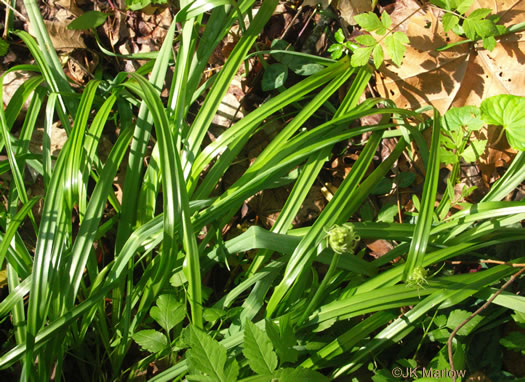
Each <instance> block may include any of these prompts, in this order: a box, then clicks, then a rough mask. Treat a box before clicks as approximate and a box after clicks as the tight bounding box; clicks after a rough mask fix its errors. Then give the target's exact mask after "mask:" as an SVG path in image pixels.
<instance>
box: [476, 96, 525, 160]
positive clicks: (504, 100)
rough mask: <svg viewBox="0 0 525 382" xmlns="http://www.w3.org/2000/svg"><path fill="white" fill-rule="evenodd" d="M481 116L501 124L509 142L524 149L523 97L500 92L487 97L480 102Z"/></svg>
mask: <svg viewBox="0 0 525 382" xmlns="http://www.w3.org/2000/svg"><path fill="white" fill-rule="evenodd" d="M481 118H482V119H483V120H484V121H485V122H486V123H488V124H491V125H499V126H503V128H504V129H505V131H506V135H507V140H508V141H509V144H510V145H511V146H512V147H513V148H515V149H517V150H521V151H525V97H519V96H514V95H508V94H501V95H497V96H494V97H490V98H487V99H485V100H483V102H481Z"/></svg>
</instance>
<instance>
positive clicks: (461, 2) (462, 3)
mask: <svg viewBox="0 0 525 382" xmlns="http://www.w3.org/2000/svg"><path fill="white" fill-rule="evenodd" d="M455 3H456V4H455V9H456V11H457V12H458V13H460V14H462V15H463V14H465V12H467V11H468V10H469V9H470V7H472V4H473V3H474V0H455Z"/></svg>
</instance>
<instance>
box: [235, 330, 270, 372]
mask: <svg viewBox="0 0 525 382" xmlns="http://www.w3.org/2000/svg"><path fill="white" fill-rule="evenodd" d="M243 354H244V356H245V357H246V359H247V360H248V364H249V365H250V368H251V369H252V370H253V371H254V372H256V373H257V374H271V373H272V372H273V371H274V370H275V369H276V368H277V355H276V354H275V352H274V350H273V346H272V341H270V338H269V337H268V335H267V334H266V333H265V332H264V331H263V330H262V329H259V328H258V327H257V326H255V324H254V323H253V322H251V321H249V320H246V324H245V327H244V348H243Z"/></svg>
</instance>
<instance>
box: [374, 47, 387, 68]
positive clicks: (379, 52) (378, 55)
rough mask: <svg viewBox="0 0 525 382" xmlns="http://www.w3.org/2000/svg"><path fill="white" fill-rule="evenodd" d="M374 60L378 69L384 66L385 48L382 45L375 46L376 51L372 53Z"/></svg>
mask: <svg viewBox="0 0 525 382" xmlns="http://www.w3.org/2000/svg"><path fill="white" fill-rule="evenodd" d="M372 58H373V59H374V66H375V67H376V69H379V67H380V66H381V64H383V60H384V58H385V55H384V52H383V48H382V47H381V45H379V44H377V45H376V46H374V50H373V51H372Z"/></svg>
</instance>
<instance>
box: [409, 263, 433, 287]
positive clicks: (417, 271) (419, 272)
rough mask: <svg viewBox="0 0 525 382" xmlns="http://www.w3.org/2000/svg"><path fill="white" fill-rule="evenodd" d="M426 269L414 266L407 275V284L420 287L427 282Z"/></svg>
mask: <svg viewBox="0 0 525 382" xmlns="http://www.w3.org/2000/svg"><path fill="white" fill-rule="evenodd" d="M427 275H428V271H427V270H426V269H425V268H424V267H415V268H414V270H413V271H412V274H411V275H410V276H409V277H408V280H407V285H408V286H411V287H418V288H421V287H423V285H425V284H428V283H427Z"/></svg>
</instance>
